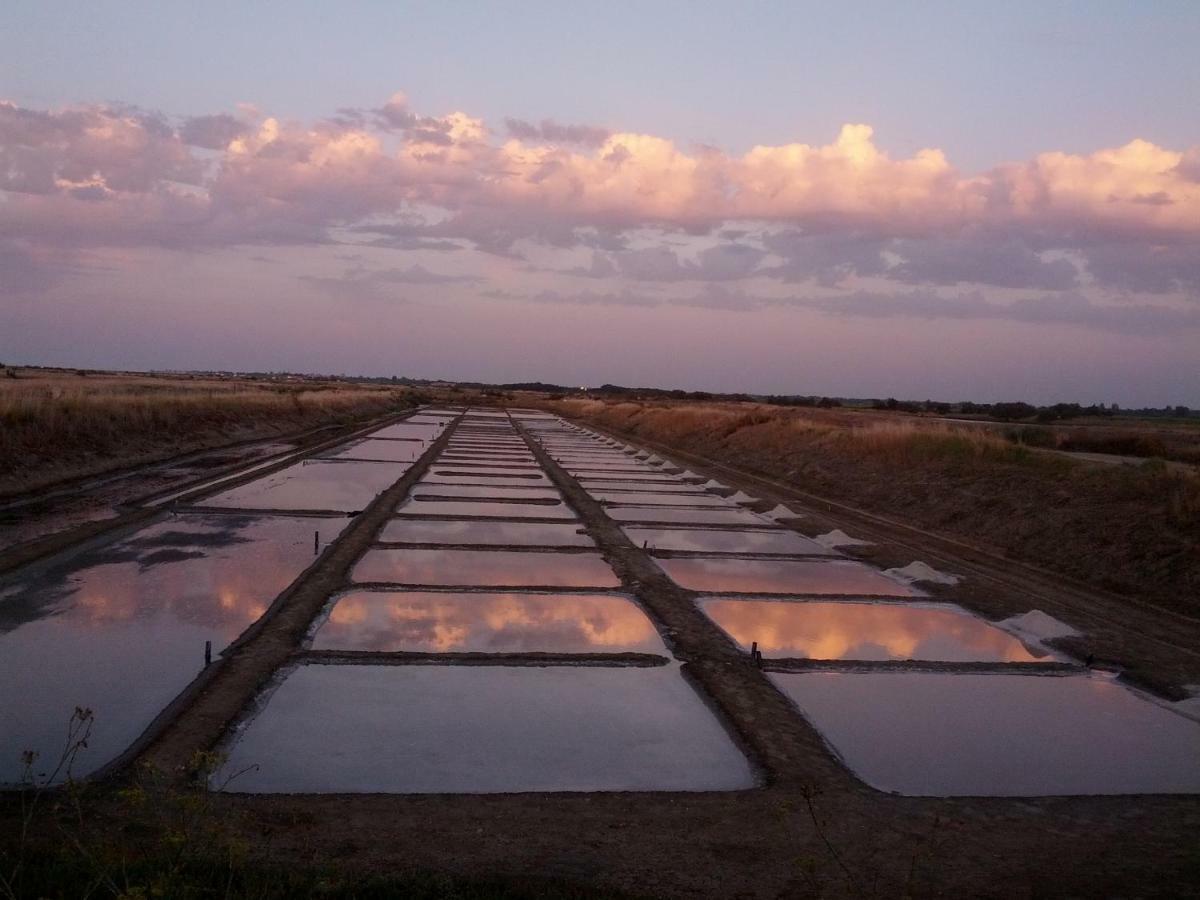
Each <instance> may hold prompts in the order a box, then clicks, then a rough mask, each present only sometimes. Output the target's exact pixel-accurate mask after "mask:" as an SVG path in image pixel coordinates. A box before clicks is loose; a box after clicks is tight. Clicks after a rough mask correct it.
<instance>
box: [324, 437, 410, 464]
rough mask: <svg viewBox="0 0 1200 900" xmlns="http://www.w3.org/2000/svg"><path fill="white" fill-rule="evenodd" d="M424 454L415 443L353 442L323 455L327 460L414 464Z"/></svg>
mask: <svg viewBox="0 0 1200 900" xmlns="http://www.w3.org/2000/svg"><path fill="white" fill-rule="evenodd" d="M424 452H425V448H424V447H422V446H421V445H420V444H419V443H417V442H416V441H379V440H370V439H368V440H365V441H355V442H354V443H353V444H349V445H347V446H346V447H344V448H337V449H335V450H331V451H329V452H328V453H325V454H323V458H327V459H366V460H374V461H381V462H416V461H417V460H418V459H420V458H421V454H422V453H424Z"/></svg>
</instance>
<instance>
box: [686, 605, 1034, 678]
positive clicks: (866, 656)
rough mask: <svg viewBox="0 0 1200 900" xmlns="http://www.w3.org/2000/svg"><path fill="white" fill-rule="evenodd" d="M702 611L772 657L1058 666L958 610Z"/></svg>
mask: <svg viewBox="0 0 1200 900" xmlns="http://www.w3.org/2000/svg"><path fill="white" fill-rule="evenodd" d="M700 608H701V609H702V610H703V611H704V613H705V615H707V616H708V617H709V618H710V619H712V620H713V621H714V622H716V623H717V625H718V626H720V627H721V628H722V629H723V630H724V631H725V633H726V634H728V635H729V636H730V637H731V638H733V639H734V640H735V641H737V643H738V644H740V645H741V647H742V648H743V649H746V650H748V649H750V645H751V643H752V642H757V643H758V649H759V650H760V651H761V652H762V653H763V654H764V655H765V656H769V657H776V658H781V657H798V658H803V659H847V660H892V659H901V660H903V659H911V660H923V661H937V662H1006V663H1007V662H1035V661H1037V660H1039V659H1042V660H1044V661H1046V662H1054V661H1055V660H1054V658H1053V657H1052V656H1050V655H1049V654H1045V653H1043V654H1042V656H1040V657H1039V656H1035V655H1034V654H1033V653H1031V652H1030V651H1029V649H1028V648H1027V647H1025V645H1024V644H1022V643H1021V642H1020V641H1018V640H1017V639H1016V638H1015V637H1013V636H1012V635H1010V634H1008V633H1007V632H1005V631H1001V630H1000V629H999V628H996V627H995V626H993V625H989V624H988V623H987V622H985V621H983V620H982V619H980V618H977V617H976V616H973V615H971V614H970V613H968V612H967V611H966V610H963V609H961V608H959V607H957V606H951V605H948V604H944V605H938V606H933V605H924V604H915V603H903V604H901V603H846V602H841V603H830V602H821V601H811V600H805V601H795V600H722V599H719V598H705V599H703V600H701V601H700Z"/></svg>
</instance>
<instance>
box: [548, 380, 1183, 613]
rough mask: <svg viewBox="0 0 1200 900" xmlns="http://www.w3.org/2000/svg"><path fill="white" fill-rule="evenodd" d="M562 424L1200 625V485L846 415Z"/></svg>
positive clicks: (686, 407) (704, 413) (751, 414)
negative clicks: (901, 526) (840, 507)
mask: <svg viewBox="0 0 1200 900" xmlns="http://www.w3.org/2000/svg"><path fill="white" fill-rule="evenodd" d="M551 406H552V408H553V409H554V410H555V411H556V412H558V413H560V414H563V415H566V416H570V417H574V418H579V419H583V420H585V421H588V422H592V423H594V424H597V425H601V426H604V427H606V428H609V429H612V430H614V431H619V432H621V433H624V434H627V435H630V436H631V437H640V438H646V439H649V440H652V441H657V442H660V443H663V444H668V445H670V446H673V447H677V448H679V449H681V450H685V451H688V452H692V453H697V454H700V455H702V456H705V457H707V458H709V459H713V460H715V461H718V462H722V463H726V464H728V465H732V466H737V467H739V468H741V469H744V470H747V471H750V472H753V473H756V474H760V475H763V476H766V477H770V478H774V479H778V480H781V481H785V482H788V483H790V484H792V485H794V486H795V487H796V488H798V489H800V490H803V491H809V492H811V493H813V494H817V495H819V496H823V497H827V498H829V499H832V500H837V501H841V502H845V503H848V504H851V505H854V506H858V507H861V508H864V509H867V510H869V511H872V512H875V513H879V514H881V515H887V516H892V517H895V518H897V519H900V520H902V521H906V522H909V523H912V524H914V525H918V526H920V527H925V528H929V529H934V530H937V531H940V532H942V533H946V534H951V535H957V536H960V537H962V538H965V539H967V540H970V541H974V542H979V543H983V544H986V545H988V546H990V547H992V548H995V549H997V550H999V551H1001V552H1003V553H1005V554H1006V555H1009V556H1011V557H1014V558H1018V559H1022V560H1026V561H1028V562H1032V563H1036V564H1038V565H1042V566H1045V567H1047V568H1050V569H1053V570H1055V571H1058V572H1061V573H1063V574H1066V575H1070V576H1072V577H1074V578H1078V579H1080V580H1083V581H1088V582H1091V583H1093V584H1096V585H1098V586H1100V587H1104V588H1106V589H1108V590H1113V591H1117V592H1120V593H1123V594H1126V595H1128V596H1132V597H1136V598H1138V599H1142V600H1146V601H1149V602H1152V603H1155V604H1158V605H1160V606H1163V607H1166V608H1170V609H1174V610H1176V611H1180V612H1185V613H1189V614H1193V615H1197V614H1200V477H1197V476H1196V475H1194V474H1191V473H1188V472H1184V471H1179V470H1178V469H1171V468H1169V467H1167V466H1166V465H1165V464H1163V463H1161V462H1149V463H1146V464H1143V465H1139V466H1100V465H1091V464H1084V463H1079V462H1076V461H1075V460H1072V459H1070V458H1067V457H1063V456H1059V455H1054V454H1049V453H1043V452H1039V451H1038V450H1037V449H1035V448H1031V447H1028V446H1024V445H1022V444H1019V443H1014V442H1013V441H1011V440H1009V439H1008V438H1006V437H1005V435H1004V434H1003V433H997V432H994V431H991V430H987V429H979V428H972V427H956V426H954V425H951V424H947V423H943V422H923V421H922V420H919V419H913V418H910V417H908V418H906V417H900V416H888V415H880V414H875V413H853V412H847V411H841V410H807V409H806V410H793V409H778V408H774V407H766V406H757V405H752V404H703V403H690V404H687V403H684V404H665V403H632V402H631V403H615V402H614V403H606V402H601V401H590V400H564V401H558V402H556V403H553V404H551Z"/></svg>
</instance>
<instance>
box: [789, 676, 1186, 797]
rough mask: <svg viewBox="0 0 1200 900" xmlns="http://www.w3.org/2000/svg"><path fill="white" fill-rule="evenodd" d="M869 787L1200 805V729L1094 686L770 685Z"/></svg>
mask: <svg viewBox="0 0 1200 900" xmlns="http://www.w3.org/2000/svg"><path fill="white" fill-rule="evenodd" d="M770 678H771V680H772V681H773V682H775V684H776V685H778V686H779V688H780V689H781V690H782V691H783V692H784V693H785V694H787V696H788V697H790V698H791V699H792V700H793V701H794V702H795V703H796V705H797V706H798V707H799V708H800V710H801V712H803V713H804V715H805V716H806V717H807V718H808V719H809V720H810V721H811V722H812V723H813V724H814V725H815V726H816V727H817V728H818V729H819V730H820V732H821V734H822V735H823V736H824V737H825V739H826V740H827V741H828V742H829V743H830V744H832V745H833V747H834V748H835V749H836V750H837V752H838V753H839V754H840V755H841V757H842V758H843V759H844V760H845V762H846V764H847V765H848V766H849V767H850V769H851V770H853V771H854V773H855V774H857V775H858V776H859V777H860V778H862V779H863V780H864V781H866V782H867V783H868V784H870V785H872V786H873V787H876V788H879V789H880V790H884V791H895V792H898V793H901V794H908V795H913V796H938V797H940V796H956V795H968V796H974V795H981V796H1005V795H1010V796H1046V795H1060V794H1138V793H1172V794H1173V793H1188V794H1192V793H1200V724H1197V723H1196V722H1194V721H1192V720H1190V719H1186V718H1184V717H1183V716H1180V715H1178V714H1176V713H1174V712H1171V711H1170V710H1167V709H1164V708H1162V707H1161V706H1158V705H1157V704H1154V703H1151V702H1149V701H1148V700H1145V699H1143V698H1141V697H1140V696H1138V695H1136V694H1134V693H1133V692H1131V691H1129V690H1126V689H1125V688H1123V687H1122V686H1120V685H1119V684H1117V683H1116V682H1113V681H1111V680H1109V679H1107V678H1104V677H1101V676H1090V677H1089V676H1082V675H1080V676H1048V675H1040V676H1039V675H975V674H934V673H927V672H911V673H910V672H888V673H843V672H837V673H833V672H814V673H805V674H802V675H792V674H772V675H771V676H770Z"/></svg>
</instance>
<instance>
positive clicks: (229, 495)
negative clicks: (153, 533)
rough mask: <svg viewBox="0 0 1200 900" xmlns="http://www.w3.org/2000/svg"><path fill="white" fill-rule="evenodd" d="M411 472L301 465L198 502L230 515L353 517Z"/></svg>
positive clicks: (375, 466)
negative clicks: (288, 512)
mask: <svg viewBox="0 0 1200 900" xmlns="http://www.w3.org/2000/svg"><path fill="white" fill-rule="evenodd" d="M408 468H409V467H408V466H407V465H404V464H402V463H382V462H332V461H327V460H313V461H307V462H300V463H296V464H295V465H291V466H288V467H287V468H286V469H280V470H279V471H278V472H274V473H272V474H270V475H264V476H263V477H262V478H258V479H255V480H254V481H251V482H248V483H246V484H243V485H241V486H240V487H235V488H230V489H229V490H227V491H222V492H221V493H219V494H215V495H214V496H212V497H205V498H203V499H200V500H197V501H195V502H196V503H197V504H198V505H202V506H220V507H228V508H231V509H278V510H301V509H303V510H330V511H334V512H353V511H356V510H360V509H365V508H366V507H367V506H368V505H369V504H370V502H371V501H372V500H374V499H375V497H376V496H377V495H378V494H380V493H382V492H383V491H385V490H387V489H388V488H389V487H391V486H392V485H393V484H395V483H396V482H397V481H399V480H400V478H401V477H403V475H404V473H405V472H406V471H408Z"/></svg>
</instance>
